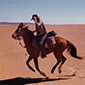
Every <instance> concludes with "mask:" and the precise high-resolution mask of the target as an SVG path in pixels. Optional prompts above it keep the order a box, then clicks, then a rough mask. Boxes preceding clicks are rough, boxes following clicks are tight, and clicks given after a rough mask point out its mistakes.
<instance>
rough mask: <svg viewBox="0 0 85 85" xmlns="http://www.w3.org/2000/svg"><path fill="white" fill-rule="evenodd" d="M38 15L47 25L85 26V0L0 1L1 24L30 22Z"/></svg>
mask: <svg viewBox="0 0 85 85" xmlns="http://www.w3.org/2000/svg"><path fill="white" fill-rule="evenodd" d="M35 13H36V14H38V15H39V16H40V18H42V19H43V21H44V23H45V24H85V0H0V22H30V23H32V22H33V21H31V20H30V19H31V16H32V14H35Z"/></svg>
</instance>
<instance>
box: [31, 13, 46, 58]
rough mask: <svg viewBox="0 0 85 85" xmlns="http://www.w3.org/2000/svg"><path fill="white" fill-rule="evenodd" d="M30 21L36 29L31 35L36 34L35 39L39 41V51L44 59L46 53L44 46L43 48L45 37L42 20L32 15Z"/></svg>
mask: <svg viewBox="0 0 85 85" xmlns="http://www.w3.org/2000/svg"><path fill="white" fill-rule="evenodd" d="M31 20H33V21H34V22H35V28H36V29H35V30H34V31H33V33H34V32H37V38H38V39H39V47H40V50H41V57H42V58H45V57H47V56H46V51H45V46H44V40H45V39H46V37H47V32H46V28H45V25H44V23H43V21H42V19H40V18H39V17H38V15H37V14H34V15H32V19H31Z"/></svg>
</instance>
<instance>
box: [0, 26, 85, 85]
mask: <svg viewBox="0 0 85 85" xmlns="http://www.w3.org/2000/svg"><path fill="white" fill-rule="evenodd" d="M16 28H17V25H0V85H3V84H4V85H7V84H8V85H10V84H11V85H13V84H15V85H85V59H83V60H77V59H74V58H73V57H71V56H70V55H69V54H68V53H66V52H64V55H65V56H66V58H67V61H66V62H65V64H64V65H63V67H62V73H61V74H59V73H58V69H56V70H55V72H54V74H51V68H52V66H53V65H54V64H55V63H56V59H55V57H54V55H53V54H52V53H51V54H49V55H48V57H47V58H45V59H41V58H39V67H40V69H41V70H42V71H44V72H45V73H46V74H47V75H48V76H49V77H50V79H48V80H46V79H45V78H44V77H43V76H41V75H40V74H39V73H38V72H37V71H36V72H35V73H33V72H32V71H30V70H29V69H28V67H27V66H26V60H27V58H28V56H29V55H28V56H25V53H26V51H25V49H24V48H22V47H21V46H20V45H19V44H18V41H16V40H14V39H12V37H11V35H12V33H13V32H14V31H15V30H16ZM29 28H30V29H31V30H34V26H33V25H30V26H29ZM46 28H47V31H48V32H49V31H51V30H54V31H55V32H56V33H57V34H58V35H59V36H61V37H63V38H65V39H68V40H69V41H71V42H72V43H73V44H74V45H75V46H76V47H77V51H78V55H79V56H82V57H83V56H85V25H46ZM30 64H31V65H32V67H33V68H35V66H34V63H33V61H32V62H31V63H30Z"/></svg>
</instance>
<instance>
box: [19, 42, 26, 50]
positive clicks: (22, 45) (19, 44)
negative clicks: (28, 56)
mask: <svg viewBox="0 0 85 85" xmlns="http://www.w3.org/2000/svg"><path fill="white" fill-rule="evenodd" d="M19 45H20V46H21V47H23V48H26V46H23V45H22V43H21V40H19Z"/></svg>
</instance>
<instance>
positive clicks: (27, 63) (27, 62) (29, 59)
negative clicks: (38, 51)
mask: <svg viewBox="0 0 85 85" xmlns="http://www.w3.org/2000/svg"><path fill="white" fill-rule="evenodd" d="M32 59H33V58H32V57H31V56H29V58H28V60H27V61H26V65H27V66H28V68H29V69H30V70H32V71H33V72H35V70H34V69H33V68H32V67H31V66H30V65H29V62H30V61H31V60H32Z"/></svg>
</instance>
